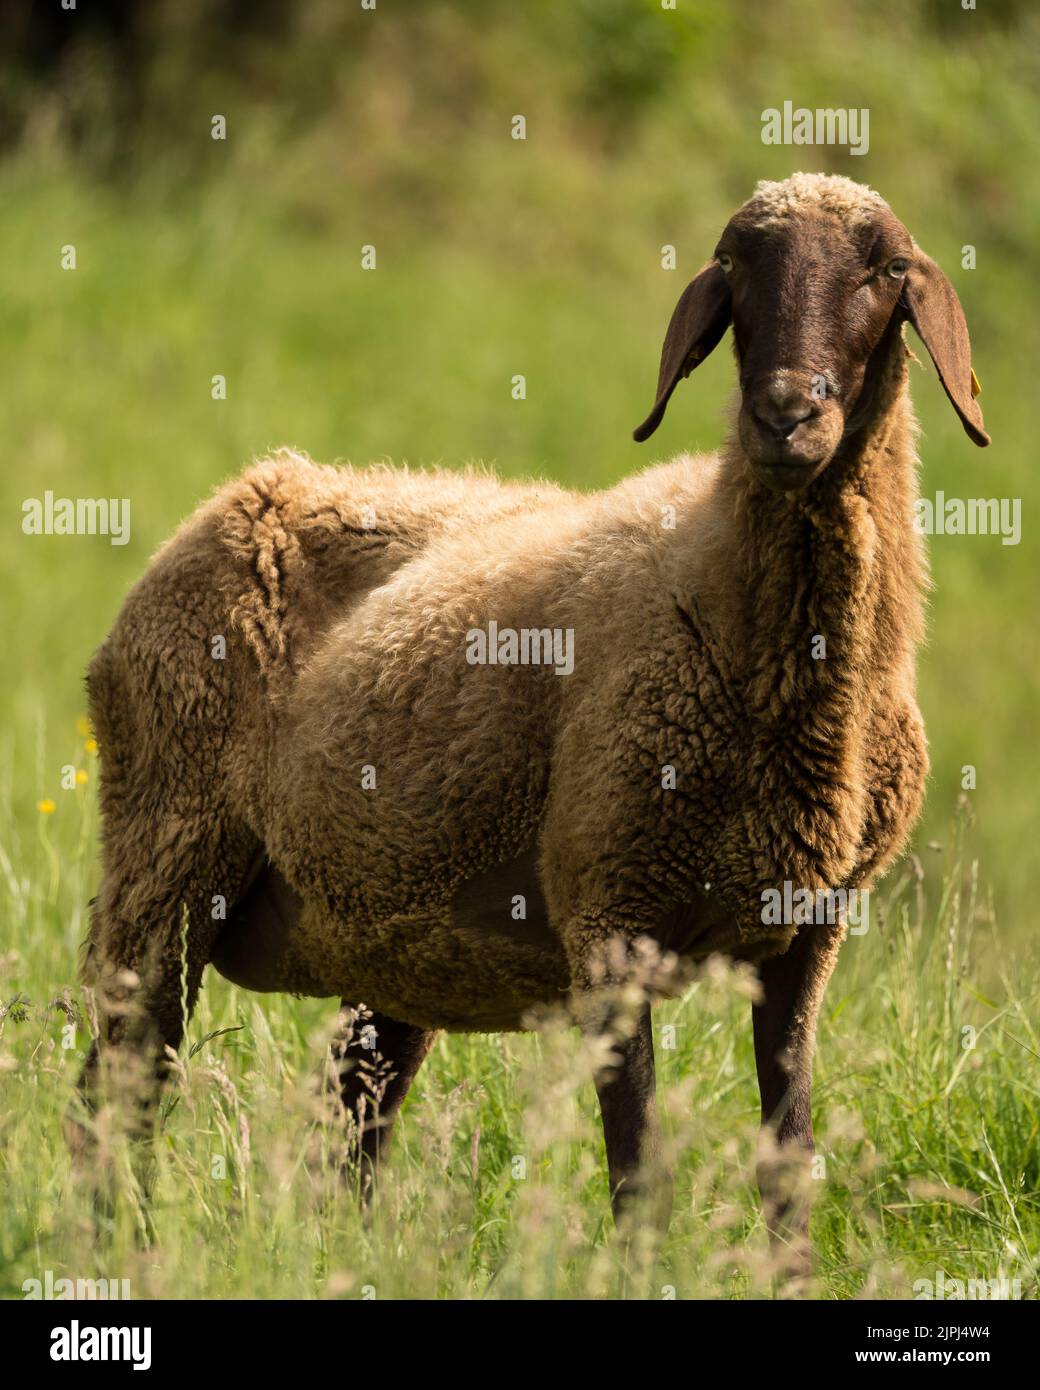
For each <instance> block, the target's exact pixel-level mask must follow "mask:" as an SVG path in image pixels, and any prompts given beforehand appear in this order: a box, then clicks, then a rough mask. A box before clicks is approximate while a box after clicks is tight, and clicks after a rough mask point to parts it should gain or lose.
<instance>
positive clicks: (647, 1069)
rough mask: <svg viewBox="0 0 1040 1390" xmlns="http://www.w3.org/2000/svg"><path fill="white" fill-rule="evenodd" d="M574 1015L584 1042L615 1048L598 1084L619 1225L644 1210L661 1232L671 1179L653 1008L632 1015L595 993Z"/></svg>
mask: <svg viewBox="0 0 1040 1390" xmlns="http://www.w3.org/2000/svg"><path fill="white" fill-rule="evenodd" d="M575 1013H576V1015H577V1019H578V1023H579V1026H580V1027H581V1030H582V1033H583V1034H584V1035H585V1036H586V1037H590V1038H600V1037H602V1038H606V1039H607V1040H608V1041H609V1043H610V1048H611V1054H610V1057H609V1060H608V1061H607V1062H606V1063H605V1064H604V1065H603V1066H602V1067H601V1068H600V1069H599V1070H598V1072H597V1073H596V1076H595V1085H596V1094H597V1096H598V1098H599V1106H600V1115H601V1117H602V1121H603V1137H604V1140H605V1142H606V1147H607V1172H608V1175H609V1180H610V1202H611V1208H612V1210H613V1212H614V1220H615V1223H616V1224H617V1225H619V1226H620V1225H622V1224H623V1222H624V1221H625V1219H626V1218H628V1217H629V1216H631V1215H633V1214H635V1213H636V1212H639V1211H645V1212H647V1213H648V1215H649V1216H650V1218H651V1222H652V1224H654V1225H657V1226H660V1227H662V1228H663V1227H665V1226H667V1224H668V1217H669V1215H670V1213H671V1178H670V1176H669V1174H668V1173H667V1172H666V1170H665V1168H664V1166H663V1163H662V1159H661V1133H660V1125H659V1122H658V1115H657V1094H656V1092H657V1083H656V1072H655V1067H654V1043H653V1034H652V1031H651V1020H650V1005H649V1003H648V1002H646V1001H644V1002H643V1003H642V1004H640V1006H639V1007H638V1009H637V1010H636V1011H635V1012H634V1013H633V1010H632V1008H631V1006H629V1007H627V1008H626V1007H624V1006H623V1005H622V1004H621V1003H619V1002H616V1001H615V1000H613V999H611V998H610V997H609V996H607V995H605V994H602V993H600V992H599V991H597V993H595V994H587V995H584V996H582V997H580V998H579V1000H578V1002H577V1004H576V1006H575Z"/></svg>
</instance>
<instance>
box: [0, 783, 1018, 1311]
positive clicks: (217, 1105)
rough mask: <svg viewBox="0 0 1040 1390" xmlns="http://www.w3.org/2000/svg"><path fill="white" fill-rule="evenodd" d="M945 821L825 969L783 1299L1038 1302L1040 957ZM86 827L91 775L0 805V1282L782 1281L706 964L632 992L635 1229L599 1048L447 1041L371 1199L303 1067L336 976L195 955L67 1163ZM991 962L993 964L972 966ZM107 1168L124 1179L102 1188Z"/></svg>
mask: <svg viewBox="0 0 1040 1390" xmlns="http://www.w3.org/2000/svg"><path fill="white" fill-rule="evenodd" d="M969 821H970V812H969V810H968V809H967V808H963V807H962V809H961V812H960V814H959V816H958V818H957V820H956V822H955V824H954V825H953V827H952V828H951V835H950V838H949V840H948V842H946V843H945V844H944V845H943V846H942V847H941V848H940V847H938V846H936V847H934V848H933V849H931V850H930V851H929V852H928V856H929V862H928V867H927V870H926V871H925V870H922V868H921V866H920V865H919V864H918V863H917V861H916V860H913V859H911V860H910V861H908V863H907V864H906V865H905V867H904V870H903V871H902V872H901V874H899V875H897V876H896V877H895V879H894V880H893V881H892V882H891V883H890V886H889V889H888V890H887V891H886V892H885V894H883V895H882V900H881V901H880V902H878V901H875V902H872V904H871V909H872V910H871V921H870V928H869V930H868V931H867V933H866V934H865V935H863V936H858V937H851V936H850V938H849V940H848V941H847V942H846V945H845V948H844V951H843V957H842V960H841V962H840V964H839V967H838V971H837V973H836V975H835V978H834V980H833V982H832V984H831V988H830V991H829V995H828V999H827V1003H826V1007H825V1011H824V1014H823V1018H822V1020H821V1027H820V1038H819V1048H818V1067H817V1076H818V1081H817V1088H816V1125H817V1155H818V1159H819V1160H821V1162H818V1165H817V1169H818V1179H817V1181H816V1182H815V1183H814V1196H815V1212H814V1217H813V1240H814V1246H815V1249H816V1253H817V1269H816V1275H815V1278H814V1282H813V1284H812V1286H811V1287H810V1288H809V1289H802V1290H801V1291H802V1292H803V1293H805V1292H809V1293H812V1294H815V1295H817V1296H819V1297H823V1298H848V1297H855V1296H859V1295H871V1296H878V1297H888V1298H908V1297H911V1296H912V1295H913V1284H914V1281H915V1280H917V1279H921V1278H925V1279H932V1280H934V1279H935V1278H936V1277H937V1271H939V1270H942V1271H944V1272H945V1276H946V1277H948V1278H951V1279H952V1278H958V1279H962V1280H965V1281H966V1280H969V1279H988V1280H992V1279H1000V1278H1006V1279H1008V1280H1010V1281H1013V1280H1019V1281H1020V1285H1021V1291H1022V1295H1023V1296H1024V1297H1027V1298H1028V1297H1036V1296H1037V1293H1038V1287H1040V1285H1038V1281H1037V1274H1038V1262H1040V1209H1038V1195H1037V1189H1038V1185H1040V1184H1038V1179H1040V1172H1038V1144H1037V1139H1038V1135H1040V1084H1038V1080H1040V1066H1038V1060H1040V1036H1038V1030H1037V1019H1038V1017H1040V1007H1038V1006H1040V990H1038V985H1037V981H1038V978H1040V976H1038V972H1037V969H1036V964H1037V963H1036V958H1035V955H1033V956H1027V957H1013V956H1010V955H1008V954H1006V947H1005V945H1004V944H1003V943H1002V942H1001V939H1000V937H999V934H998V932H997V926H996V923H995V921H994V920H993V916H992V913H991V909H990V907H989V904H988V901H987V895H986V893H985V892H984V889H983V887H982V880H981V879H980V874H979V869H978V865H977V864H976V863H975V862H974V861H973V860H972V859H971V849H970V845H971V829H970V824H969ZM93 832H94V801H93V795H92V792H91V790H90V787H89V785H88V786H85V787H80V788H79V789H77V790H75V791H70V792H68V793H66V794H65V795H64V797H63V799H62V800H61V801H59V803H58V808H57V810H56V811H55V812H53V813H52V814H42V813H41V814H40V815H39V821H38V825H37V833H36V834H35V835H34V836H33V837H31V838H28V839H25V840H24V841H20V840H19V838H18V836H17V835H16V834H14V833H13V827H12V822H11V819H10V811H9V805H7V804H5V807H4V811H3V813H2V819H0V843H2V844H3V845H4V846H5V851H4V856H3V859H2V861H0V884H2V907H0V910H2V912H3V915H4V919H5V920H6V921H7V922H8V923H9V924H10V925H11V927H12V931H11V939H13V940H14V941H16V942H17V943H18V946H17V948H16V949H14V950H9V951H7V952H6V953H5V954H4V955H3V957H2V958H0V1000H2V1005H0V1085H2V1090H3V1104H2V1111H0V1185H2V1187H3V1190H4V1193H5V1220H4V1222H3V1225H2V1227H0V1294H2V1295H4V1296H8V1297H19V1296H21V1291H22V1285H23V1282H24V1281H25V1280H28V1279H43V1278H44V1277H45V1271H47V1270H51V1271H52V1272H53V1275H54V1277H55V1278H62V1277H67V1278H72V1279H76V1278H80V1279H89V1278H109V1279H129V1280H130V1285H131V1291H132V1294H133V1296H134V1297H137V1298H141V1297H149V1296H164V1297H173V1298H188V1297H208V1298H212V1297H237V1298H242V1297H255V1298H272V1297H307V1296H315V1297H328V1298H336V1297H343V1298H364V1297H378V1298H404V1297H413V1298H414V1297H429V1298H487V1297H490V1298H498V1297H523V1298H560V1297H568V1298H573V1297H578V1298H583V1297H604V1296H617V1295H619V1294H622V1295H624V1296H627V1297H649V1298H666V1297H671V1296H675V1297H680V1298H690V1297H710V1298H719V1297H743V1298H748V1297H750V1298H756V1297H767V1296H770V1295H772V1294H774V1293H776V1292H783V1291H784V1290H783V1287H782V1286H781V1287H778V1286H777V1284H776V1280H775V1273H776V1271H775V1267H774V1265H773V1263H772V1261H771V1257H770V1255H769V1252H768V1248H767V1241H766V1236H765V1232H764V1230H763V1226H762V1220H761V1217H760V1214H759V1207H758V1202H757V1197H756V1192H755V1188H754V1181H753V1166H754V1156H755V1142H756V1129H757V1092H756V1088H755V1081H754V1064H753V1056H752V1049H751V1041H750V1019H749V1005H748V998H747V996H748V987H749V986H748V976H747V973H746V972H742V971H737V970H732V969H728V968H726V967H724V966H722V965H721V963H718V962H716V963H715V964H714V965H713V966H712V967H711V968H710V969H708V970H706V971H705V972H704V975H703V978H701V979H700V980H699V981H698V983H697V984H695V985H694V986H693V987H692V988H691V989H690V990H689V992H688V993H687V995H686V996H685V997H684V998H683V999H682V1000H681V1001H676V1002H673V1003H668V1004H665V1005H662V1006H660V1007H659V1009H657V1010H656V1011H655V1037H656V1043H657V1054H658V1067H659V1088H660V1096H661V1103H662V1110H663V1115H664V1125H665V1132H666V1143H667V1150H668V1155H669V1158H670V1160H671V1163H672V1165H673V1167H674V1171H675V1175H676V1197H675V1211H674V1216H673V1220H672V1224H671V1228H670V1231H669V1233H668V1236H667V1239H666V1240H665V1241H664V1243H663V1245H661V1246H660V1247H659V1248H658V1247H657V1245H656V1244H655V1243H653V1242H650V1241H648V1242H646V1243H645V1244H640V1243H639V1242H638V1241H637V1242H635V1243H631V1242H620V1241H619V1240H618V1239H617V1238H616V1236H615V1234H614V1231H613V1225H612V1222H611V1219H610V1216H609V1208H608V1202H607V1184H606V1169H605V1156H604V1153H603V1145H602V1140H601V1138H600V1135H599V1129H598V1118H597V1111H596V1101H595V1094H594V1091H593V1088H592V1085H591V1081H590V1077H591V1067H592V1059H591V1058H590V1056H589V1054H588V1052H587V1050H586V1049H584V1048H583V1046H582V1045H581V1044H580V1041H579V1039H578V1037H577V1035H576V1034H574V1033H572V1032H571V1031H569V1030H567V1029H563V1028H561V1029H556V1030H551V1031H548V1032H545V1033H542V1034H538V1035H524V1036H520V1035H511V1036H498V1037H483V1036H464V1037H445V1036H442V1037H441V1038H440V1040H439V1041H438V1043H437V1044H436V1046H435V1048H434V1051H433V1053H432V1054H431V1056H430V1058H429V1059H428V1061H427V1063H426V1064H425V1066H424V1068H423V1070H422V1072H421V1073H420V1076H419V1079H418V1081H417V1083H416V1085H415V1087H414V1090H413V1093H412V1095H411V1097H410V1098H409V1101H408V1103H407V1105H406V1107H405V1111H404V1114H403V1117H402V1121H401V1122H400V1124H399V1127H398V1132H397V1135H396V1138H395V1145H394V1149H393V1153H392V1158H391V1161H390V1163H389V1165H388V1166H387V1168H386V1169H385V1170H384V1172H383V1174H382V1179H381V1182H380V1184H379V1189H378V1194H377V1198H376V1201H375V1204H374V1207H373V1209H372V1210H371V1212H370V1213H369V1214H368V1216H367V1217H366V1216H364V1215H363V1214H362V1212H361V1210H360V1208H359V1205H358V1203H357V1202H356V1201H355V1200H354V1196H353V1194H352V1193H351V1191H350V1190H349V1184H346V1183H345V1182H344V1180H343V1179H342V1177H341V1176H340V1174H339V1169H338V1163H337V1159H338V1157H340V1156H341V1155H342V1151H343V1147H344V1130H343V1126H342V1121H341V1117H340V1116H339V1114H338V1113H337V1109H336V1107H335V1106H334V1105H333V1104H331V1103H330V1102H329V1101H328V1100H327V1099H326V1098H325V1096H324V1093H323V1089H322V1086H321V1080H322V1074H323V1070H324V1058H325V1052H326V1048H327V1045H328V1042H329V1039H330V1036H331V1031H332V1027H333V1023H334V1019H335V1013H336V1001H333V1000H330V1001H314V1000H295V999H291V998H288V997H282V996H274V997H267V998H260V997H258V996H255V995H250V994H248V993H245V992H243V991H241V990H238V989H236V988H235V987H233V986H231V985H229V984H228V983H226V982H225V981H223V980H221V979H220V978H219V977H217V976H215V975H214V974H213V973H212V972H209V974H208V976H207V982H206V986H205V988H204V990H203V993H202V997H201V1003H200V1007H199V1009H198V1010H197V1013H196V1015H195V1018H194V1019H193V1021H192V1023H191V1026H190V1029H189V1035H188V1039H187V1043H186V1045H185V1047H184V1048H183V1049H182V1053H181V1058H180V1061H179V1063H178V1066H177V1070H176V1076H175V1079H174V1081H173V1083H172V1084H171V1087H170V1088H169V1090H168V1091H167V1093H166V1096H165V1099H164V1103H163V1106H162V1111H161V1128H160V1132H159V1134H158V1137H157V1139H156V1142H155V1145H154V1149H153V1150H150V1151H146V1152H147V1153H149V1159H148V1162H147V1163H145V1164H142V1161H141V1156H140V1154H137V1155H135V1154H133V1153H132V1152H131V1151H130V1149H129V1148H128V1145H127V1141H126V1140H125V1138H124V1137H122V1136H121V1133H120V1130H119V1126H118V1123H117V1121H116V1115H115V1114H114V1113H113V1112H110V1111H108V1110H106V1111H103V1112H102V1113H101V1115H100V1116H99V1118H98V1122H97V1125H98V1144H99V1150H98V1158H97V1162H96V1164H95V1166H94V1167H93V1168H92V1169H91V1170H90V1171H89V1172H87V1173H84V1172H83V1171H81V1170H76V1169H74V1167H73V1166H72V1164H71V1163H70V1159H69V1156H68V1154H67V1153H66V1151H65V1148H64V1145H63V1140H62V1131H61V1117H62V1115H63V1113H64V1112H65V1110H66V1107H67V1106H68V1105H69V1103H70V1100H71V1097H72V1087H73V1085H74V1081H75V1077H76V1073H77V1070H78V1067H79V1065H80V1061H81V1054H82V1051H83V1049H84V1047H85V1045H86V1044H87V1042H88V1038H89V1017H88V1013H87V1010H86V1009H85V1008H84V1003H85V1001H84V1000H83V999H82V998H81V997H80V995H79V992H78V990H77V988H76V982H75V980H74V979H73V978H72V977H71V962H72V961H73V960H74V959H75V951H76V945H77V941H78V938H79V935H80V932H81V929H82V920H81V919H82V912H83V904H84V903H85V902H86V900H87V898H88V897H89V894H90V889H91V883H92V879H93V875H94V866H93V856H92V841H93ZM12 845H13V849H8V848H7V847H9V846H12ZM984 966H990V967H993V968H992V969H988V970H986V971H985V973H986V975H987V976H988V977H991V978H992V977H996V978H997V979H998V980H999V986H998V988H996V989H993V988H992V987H991V988H990V989H989V990H988V991H987V992H984V991H983V990H982V989H981V988H979V986H978V981H979V980H980V978H981V977H982V974H983V967H984ZM63 986H67V988H63ZM666 1025H674V1029H673V1030H671V1033H672V1034H673V1036H674V1047H669V1046H668V1044H669V1042H670V1041H671V1037H670V1034H669V1030H668V1028H667V1027H666ZM106 1169H107V1170H108V1171H110V1172H111V1173H113V1174H114V1175H115V1176H116V1177H117V1178H118V1182H117V1184H116V1196H115V1200H114V1204H113V1205H111V1206H110V1207H99V1206H97V1205H96V1203H95V1201H94V1193H95V1183H96V1180H97V1178H98V1174H99V1172H102V1171H105V1170H106ZM143 1183H146V1184H147V1186H148V1190H147V1194H146V1193H145V1190H144V1187H143V1186H142V1184H143ZM99 1213H100V1214H99ZM1012 1287H1014V1286H1013V1285H1012Z"/></svg>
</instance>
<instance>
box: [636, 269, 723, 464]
mask: <svg viewBox="0 0 1040 1390" xmlns="http://www.w3.org/2000/svg"><path fill="white" fill-rule="evenodd" d="M729 320H730V298H729V284H728V283H727V280H726V277H725V275H724V274H723V272H722V269H721V267H720V266H719V264H718V262H717V261H709V262H708V264H707V265H705V266H702V267H701V269H700V270H699V271H698V272H697V274H696V275H695V276H694V278H693V279H692V280H691V281H690V283H689V284H688V285H687V286H686V288H685V289H684V290H683V292H682V294H681V296H680V298H679V302H678V304H677V305H676V306H675V309H674V310H673V312H672V318H671V322H670V323H669V325H668V332H667V333H666V334H665V337H664V347H663V348H662V349H661V370H660V372H659V373H658V378H657V400H656V401H655V402H654V408H653V410H651V412H650V414H649V415H648V416H647V417H646V419H645V420H644V421H643V423H642V424H641V425H640V426H639V428H638V429H637V430H633V431H632V438H633V439H634V440H635V441H636V443H637V444H642V442H643V440H644V439H649V438H650V436H651V435H652V434H653V432H654V430H655V429H657V426H658V425H659V424H660V423H661V421H662V420H663V419H664V412H665V407H666V406H667V404H668V399H669V397H670V396H671V394H672V392H673V391H674V390H675V388H676V387H677V386H678V384H679V382H680V380H681V378H682V377H684V376H689V375H690V373H691V372H692V371H693V369H694V367H697V366H699V365H700V364H701V363H702V362H703V361H704V359H705V358H706V357H707V355H708V353H709V352H711V350H712V349H713V348H714V347H716V346H717V344H718V342H719V339H720V338H721V337H722V335H723V333H725V331H726V329H727V328H728V327H729Z"/></svg>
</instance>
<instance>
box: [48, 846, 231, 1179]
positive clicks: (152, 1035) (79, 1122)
mask: <svg viewBox="0 0 1040 1390" xmlns="http://www.w3.org/2000/svg"><path fill="white" fill-rule="evenodd" d="M171 840H172V837H171ZM132 845H136V846H138V847H139V848H138V852H137V853H136V854H132V853H130V852H129V847H130V846H132ZM172 847H173V850H174V851H175V852H173V853H170V854H167V853H164V852H163V851H164V850H165V848H166V845H165V844H164V842H163V839H162V837H161V835H159V834H157V835H156V836H155V837H154V838H153V839H147V838H145V837H135V838H134V839H133V840H131V839H130V837H129V836H127V837H123V836H121V835H120V834H119V829H118V828H117V827H115V826H113V827H112V832H111V834H110V835H109V838H108V841H107V843H106V852H107V853H106V858H107V860H108V863H107V864H106V872H105V874H104V877H103V879H102V883H101V887H100V890H99V893H98V897H97V899H96V900H95V902H94V904H93V909H92V919H91V927H90V934H89V937H88V941H87V953H86V962H85V972H84V973H85V975H86V977H87V979H88V981H89V983H90V985H91V988H92V990H93V994H94V998H95V1001H96V1005H97V1015H98V1019H97V1021H98V1037H97V1038H96V1039H95V1040H94V1041H93V1044H92V1046H91V1049H90V1052H89V1054H88V1056H87V1059H86V1062H85V1064H84V1066H83V1069H82V1072H81V1074H80V1078H79V1086H78V1091H79V1104H78V1105H77V1107H76V1108H75V1109H74V1110H73V1111H72V1112H71V1113H70V1115H69V1117H68V1119H67V1122H66V1137H67V1139H68V1142H69V1144H70V1147H71V1148H72V1150H73V1153H74V1154H79V1155H83V1154H84V1153H85V1152H89V1151H90V1150H91V1149H92V1133H91V1130H92V1123H91V1121H92V1118H93V1116H94V1115H95V1114H96V1112H97V1110H98V1109H99V1107H100V1105H101V1104H102V1102H108V1101H111V1102H112V1103H113V1104H114V1105H115V1106H116V1108H117V1110H118V1112H119V1114H120V1119H121V1122H122V1123H123V1124H124V1125H125V1126H126V1128H127V1130H128V1132H129V1134H130V1135H131V1137H134V1138H142V1137H146V1136H147V1135H148V1134H149V1133H150V1131H151V1129H152V1126H153V1124H154V1114H155V1102H156V1100H157V1098H158V1094H159V1090H160V1087H161V1085H162V1082H163V1081H164V1080H165V1079H166V1078H167V1075H168V1073H169V1069H170V1059H169V1055H168V1049H172V1050H173V1051H174V1052H175V1051H176V1050H177V1049H178V1048H179V1046H180V1044H181V1040H182V1037H183V1033H184V1027H185V1023H186V1022H187V1020H189V1019H190V1018H191V1015H192V1012H193V1010H194V1007H195V1002H196V999H197V997H198V992H199V987H200V984H201V981H202V974H203V970H204V969H205V966H206V964H207V962H208V960H209V956H210V950H211V947H212V944H213V939H214V936H215V933H216V930H217V928H218V927H219V925H220V922H219V920H214V917H213V913H212V905H213V902H214V896H215V895H222V896H225V897H226V901H229V902H233V901H234V900H235V897H236V895H237V893H238V891H239V889H240V885H241V881H242V878H243V876H244V874H245V871H246V867H247V865H248V862H249V857H250V853H251V850H250V848H249V847H248V846H247V845H246V844H245V842H244V841H243V842H242V843H241V844H239V843H237V842H236V843H235V845H234V846H231V845H230V843H229V842H228V841H225V840H224V839H223V838H222V836H221V835H220V833H219V831H217V830H214V829H213V827H207V828H206V833H205V834H204V835H199V836H198V837H195V838H192V839H189V838H187V837H181V836H178V837H177V839H176V840H175V841H173V842H172Z"/></svg>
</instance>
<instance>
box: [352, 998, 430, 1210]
mask: <svg viewBox="0 0 1040 1390" xmlns="http://www.w3.org/2000/svg"><path fill="white" fill-rule="evenodd" d="M436 1037H437V1034H436V1032H435V1031H433V1030H430V1029H425V1028H415V1027H413V1026H412V1025H411V1024H409V1023H398V1022H397V1020H396V1019H393V1018H388V1017H387V1016H386V1014H379V1013H373V1012H371V1010H368V1009H365V1008H364V1007H363V1006H362V1007H361V1008H355V1007H354V1006H353V1005H351V1004H350V1003H348V1001H347V1000H343V1004H342V1007H341V1010H340V1026H339V1029H338V1032H337V1035H336V1037H335V1038H334V1040H333V1042H332V1046H331V1048H330V1050H329V1066H330V1072H331V1080H332V1082H333V1085H334V1086H335V1089H336V1091H337V1092H338V1095H339V1101H340V1104H341V1105H342V1107H343V1111H344V1114H345V1118H346V1120H347V1123H348V1125H349V1135H348V1143H347V1154H346V1158H347V1163H346V1167H347V1171H348V1172H350V1173H351V1174H352V1175H353V1176H355V1177H356V1179H357V1181H358V1184H359V1193H360V1196H361V1200H362V1201H363V1202H366V1203H367V1202H368V1201H370V1200H371V1197H372V1192H373V1188H374V1184H375V1176H376V1171H377V1169H378V1167H379V1165H380V1163H381V1162H382V1160H383V1159H384V1158H385V1157H386V1153H387V1150H388V1149H389V1147H390V1139H391V1137H392V1135H393V1129H394V1123H395V1121H396V1120H397V1116H398V1113H399V1112H400V1109H401V1106H402V1105H403V1104H404V1099H405V1097H406V1096H407V1094H408V1090H409V1088H410V1086H411V1084H412V1082H413V1081H414V1080H415V1077H416V1075H417V1074H418V1071H419V1068H420V1067H421V1066H422V1064H423V1060H424V1059H425V1057H426V1055H427V1053H428V1052H429V1051H430V1048H431V1047H432V1046H433V1043H434V1040H435V1038H436Z"/></svg>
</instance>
